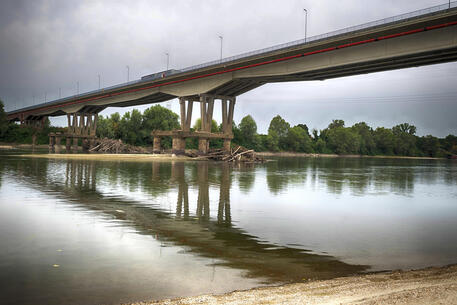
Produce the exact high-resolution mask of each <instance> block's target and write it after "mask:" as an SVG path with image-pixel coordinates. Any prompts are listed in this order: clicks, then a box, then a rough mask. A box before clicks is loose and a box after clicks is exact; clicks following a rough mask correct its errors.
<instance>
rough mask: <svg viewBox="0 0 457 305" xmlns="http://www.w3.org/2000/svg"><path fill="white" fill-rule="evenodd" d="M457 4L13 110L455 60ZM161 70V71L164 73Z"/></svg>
mask: <svg viewBox="0 0 457 305" xmlns="http://www.w3.org/2000/svg"><path fill="white" fill-rule="evenodd" d="M456 57H457V2H452V3H451V8H450V9H449V8H448V5H447V4H446V5H442V6H436V7H432V8H428V9H425V10H421V11H417V12H412V13H408V14H404V15H400V16H395V17H391V18H387V19H383V20H379V21H375V22H371V23H368V24H364V25H359V26H356V27H352V28H347V29H343V30H339V31H335V32H332V33H327V34H323V35H319V36H316V37H310V38H308V39H307V41H306V42H305V41H304V40H299V41H295V42H290V43H286V44H283V45H278V46H274V47H270V48H267V49H264V50H259V51H254V52H250V53H246V54H241V55H239V56H233V57H229V58H226V59H223V60H221V61H214V62H210V63H205V64H201V65H197V66H193V67H189V68H185V69H182V70H172V71H170V73H169V74H166V73H165V74H162V73H160V72H159V73H156V74H157V75H152V76H151V77H149V76H146V77H143V78H142V79H140V80H136V81H132V82H128V83H124V84H120V85H117V86H113V87H110V88H104V89H102V90H96V91H92V92H88V93H83V94H80V95H76V96H71V97H67V98H63V99H59V100H55V101H51V102H48V103H43V104H39V105H35V106H31V107H26V108H22V109H17V110H14V111H11V112H9V113H8V118H9V119H10V120H20V119H21V117H22V118H24V117H26V118H30V117H39V116H60V115H65V114H66V113H74V112H78V111H80V112H81V111H82V112H87V113H93V112H95V111H97V112H99V111H101V110H103V109H105V108H106V107H109V106H115V107H123V106H134V105H141V104H151V103H158V102H163V101H166V100H170V99H173V98H176V97H183V96H197V95H199V94H202V93H207V94H216V95H225V96H237V95H240V94H242V93H244V92H247V91H249V90H252V89H254V88H257V87H259V86H261V85H263V84H265V83H270V82H288V81H307V80H324V79H329V78H335V77H342V76H349V75H356V74H363V73H370V72H377V71H385V70H392V69H400V68H407V67H414V66H420V65H428V64H436V63H443V62H448V61H454V60H456ZM162 76H164V77H162Z"/></svg>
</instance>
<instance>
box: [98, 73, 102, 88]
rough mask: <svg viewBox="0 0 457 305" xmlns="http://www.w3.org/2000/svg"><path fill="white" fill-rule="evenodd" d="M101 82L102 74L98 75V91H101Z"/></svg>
mask: <svg viewBox="0 0 457 305" xmlns="http://www.w3.org/2000/svg"><path fill="white" fill-rule="evenodd" d="M100 86H101V82H100V74H98V90H100V88H101V87H100Z"/></svg>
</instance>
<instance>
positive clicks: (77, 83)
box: [76, 81, 79, 95]
mask: <svg viewBox="0 0 457 305" xmlns="http://www.w3.org/2000/svg"><path fill="white" fill-rule="evenodd" d="M76 95H79V81H77V82H76Z"/></svg>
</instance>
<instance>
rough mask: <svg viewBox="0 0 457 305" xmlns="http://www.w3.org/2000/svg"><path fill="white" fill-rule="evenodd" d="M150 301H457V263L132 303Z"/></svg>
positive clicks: (421, 303) (170, 303)
mask: <svg viewBox="0 0 457 305" xmlns="http://www.w3.org/2000/svg"><path fill="white" fill-rule="evenodd" d="M147 304H156V305H160V304H162V305H165V304H167V305H175V304H176V305H177V304H308V305H312V304H364V305H368V304H399V305H403V304H405V305H406V304H418V305H425V304H457V265H452V266H446V267H441V268H438V267H434V268H427V269H421V270H415V271H394V272H383V273H375V274H368V275H357V276H350V277H342V278H336V279H332V280H325V281H315V282H307V283H297V284H288V285H283V286H277V287H262V288H255V289H250V290H245V291H235V292H231V293H227V294H222V295H203V296H197V297H189V298H180V299H173V300H170V299H168V300H162V301H150V302H139V303H131V304H130V305H147Z"/></svg>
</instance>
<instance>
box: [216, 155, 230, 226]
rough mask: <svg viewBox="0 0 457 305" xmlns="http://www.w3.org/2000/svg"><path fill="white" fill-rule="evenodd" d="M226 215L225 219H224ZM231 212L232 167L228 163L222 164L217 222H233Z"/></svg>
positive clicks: (227, 223) (228, 223)
mask: <svg viewBox="0 0 457 305" xmlns="http://www.w3.org/2000/svg"><path fill="white" fill-rule="evenodd" d="M224 216H225V219H224ZM231 221H232V219H231V214H230V167H229V165H228V164H227V163H224V164H223V165H222V170H221V186H220V192H219V206H218V210H217V222H218V223H220V224H222V223H224V224H226V225H230V224H231Z"/></svg>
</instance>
